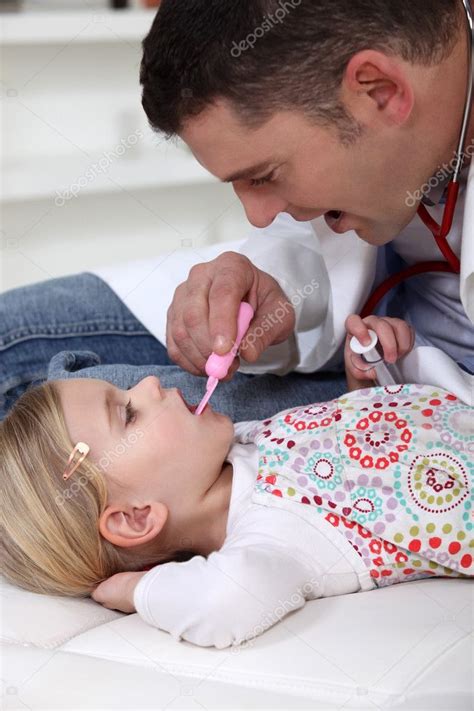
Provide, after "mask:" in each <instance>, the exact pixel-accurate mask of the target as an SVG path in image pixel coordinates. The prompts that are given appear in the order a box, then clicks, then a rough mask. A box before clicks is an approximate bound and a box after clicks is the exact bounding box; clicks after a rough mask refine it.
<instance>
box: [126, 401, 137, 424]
mask: <svg viewBox="0 0 474 711" xmlns="http://www.w3.org/2000/svg"><path fill="white" fill-rule="evenodd" d="M136 415H137V411H136V410H135V409H134V408H133V407H132V401H131V400H129V401H128V402H127V404H126V405H125V426H127V425H129V424H130V423H131V422H135V419H136Z"/></svg>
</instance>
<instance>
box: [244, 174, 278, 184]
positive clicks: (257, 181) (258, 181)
mask: <svg viewBox="0 0 474 711" xmlns="http://www.w3.org/2000/svg"><path fill="white" fill-rule="evenodd" d="M272 178H273V173H270V174H269V175H265V176H264V177H263V178H251V180H250V185H251V186H252V188H258V187H259V186H260V185H264V184H265V183H271V181H272Z"/></svg>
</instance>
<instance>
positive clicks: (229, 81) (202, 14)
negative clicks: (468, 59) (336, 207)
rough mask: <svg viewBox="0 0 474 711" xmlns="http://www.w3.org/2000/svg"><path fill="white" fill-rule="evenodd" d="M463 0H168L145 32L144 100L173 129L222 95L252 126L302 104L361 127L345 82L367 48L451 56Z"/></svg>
mask: <svg viewBox="0 0 474 711" xmlns="http://www.w3.org/2000/svg"><path fill="white" fill-rule="evenodd" d="M461 10H462V5H461V1H460V0H162V2H161V6H160V8H159V10H158V12H157V15H156V17H155V20H154V22H153V25H152V27H151V30H150V32H149V34H148V35H147V37H146V38H145V39H144V41H143V58H142V63H141V68H140V82H141V84H142V85H143V94H142V105H143V108H144V110H145V113H146V115H147V117H148V121H149V124H150V126H151V127H152V129H153V130H155V131H159V132H164V133H165V134H166V135H167V136H168V137H171V136H173V135H175V134H176V133H178V132H179V131H180V130H181V128H182V127H183V124H184V122H185V121H187V120H188V119H190V118H192V117H194V116H197V115H199V114H200V113H201V112H202V111H203V110H204V109H205V108H207V107H208V106H210V105H211V104H212V103H213V102H214V101H215V100H216V99H217V98H222V99H226V100H228V101H229V102H230V104H231V107H232V109H233V110H234V112H235V113H236V115H237V116H238V117H239V119H240V120H241V121H242V122H243V124H244V125H245V126H246V127H249V128H257V127H258V126H260V125H261V124H262V123H264V122H265V121H266V120H268V119H269V118H270V117H271V116H272V115H273V114H274V113H275V112H277V111H280V110H300V111H302V112H304V113H305V114H306V115H307V116H308V117H309V118H310V119H312V120H314V121H315V122H316V123H320V124H322V125H326V126H336V127H337V128H338V129H339V131H340V134H341V137H342V138H343V140H344V139H345V140H348V141H350V140H351V138H354V136H355V135H356V134H357V132H358V131H357V128H358V126H357V124H356V122H355V121H354V119H353V118H352V117H351V116H350V115H349V114H348V113H347V111H346V110H345V108H344V106H343V104H342V102H341V100H340V97H339V90H340V86H341V82H342V78H343V75H344V71H345V68H346V66H347V64H348V62H349V60H350V58H351V57H352V56H353V55H354V54H355V53H357V52H359V51H361V50H363V49H369V48H370V49H378V50H381V51H384V52H387V53H390V54H397V55H399V56H401V57H402V58H403V59H404V60H406V61H409V62H412V63H420V64H424V65H430V64H435V63H437V62H440V61H442V59H444V58H445V57H447V56H449V54H450V53H451V51H452V48H453V47H454V44H455V42H456V40H457V38H458V36H459V27H460V11H461Z"/></svg>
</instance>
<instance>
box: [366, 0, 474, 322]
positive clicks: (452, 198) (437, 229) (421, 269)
mask: <svg viewBox="0 0 474 711" xmlns="http://www.w3.org/2000/svg"><path fill="white" fill-rule="evenodd" d="M462 4H463V6H464V9H465V11H466V17H467V33H468V52H469V79H468V86H467V96H466V106H465V109H464V116H463V122H462V128H461V134H460V137H459V144H458V148H457V152H456V166H455V169H454V171H453V177H452V179H451V182H450V183H449V185H448V187H447V190H446V203H445V207H444V213H443V219H442V222H441V224H438V223H437V222H436V220H434V218H433V217H432V216H431V215H430V213H429V212H428V210H427V208H426V207H425V205H423V204H420V206H419V208H418V215H419V217H420V219H421V220H422V221H423V223H424V224H425V225H426V227H427V228H428V229H429V230H430V232H431V233H432V235H433V237H434V239H435V240H436V244H437V245H438V247H439V249H440V251H441V254H442V255H443V257H444V260H445V261H439V262H420V263H419V264H415V265H413V266H411V267H407V268H406V269H402V271H400V272H399V273H398V274H393V275H391V276H389V277H388V278H387V279H385V281H383V282H382V283H381V284H380V285H379V286H378V287H377V288H376V289H375V291H374V292H373V294H372V295H371V296H370V298H369V300H368V301H367V303H366V304H365V306H364V308H363V309H362V311H361V316H362V318H364V317H365V316H369V315H370V314H373V313H374V310H375V307H376V306H377V304H378V303H379V302H380V301H381V299H383V297H384V296H385V295H386V294H387V293H388V292H389V291H390V290H391V289H393V288H394V287H395V286H398V284H401V282H403V281H405V279H409V278H410V277H413V276H416V275H418V274H425V273H426V272H449V273H451V274H459V273H460V271H461V264H460V261H459V258H458V257H457V256H456V255H455V254H454V252H453V250H452V249H451V247H450V246H449V244H448V241H447V237H448V235H449V233H450V232H451V229H452V226H453V220H454V213H455V211H456V205H457V202H458V196H459V177H460V175H461V171H462V168H463V165H464V161H465V158H466V152H465V151H466V147H467V146H466V143H467V131H468V128H469V121H470V118H471V110H472V100H473V80H474V17H473V12H472V9H471V3H470V0H462Z"/></svg>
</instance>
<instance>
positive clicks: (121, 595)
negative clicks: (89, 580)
mask: <svg viewBox="0 0 474 711" xmlns="http://www.w3.org/2000/svg"><path fill="white" fill-rule="evenodd" d="M146 572H148V571H146V570H143V571H139V572H138V573H135V572H130V573H117V574H116V575H112V576H111V577H110V578H107V580H104V582H102V583H100V585H98V586H97V587H96V588H95V590H94V592H93V593H92V595H91V597H92V598H93V599H94V600H95V601H96V602H100V604H101V605H103V606H104V607H108V608H109V609H110V610H120V611H121V612H135V605H134V604H133V592H134V590H135V587H136V586H137V584H138V581H139V580H140V579H141V578H142V577H143V576H144V575H145V573H146Z"/></svg>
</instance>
